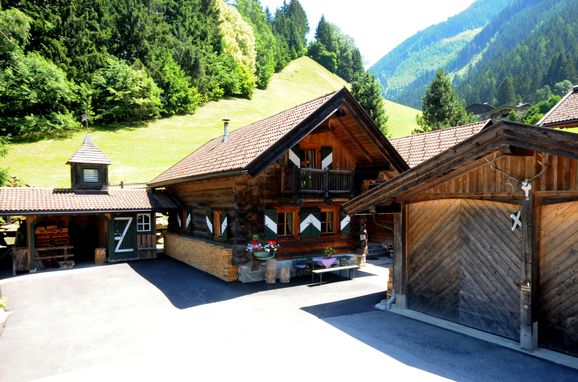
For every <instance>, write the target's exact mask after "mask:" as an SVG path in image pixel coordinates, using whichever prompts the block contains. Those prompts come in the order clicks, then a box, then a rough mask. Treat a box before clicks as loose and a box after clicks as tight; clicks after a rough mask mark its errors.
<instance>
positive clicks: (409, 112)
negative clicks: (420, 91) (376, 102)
mask: <svg viewBox="0 0 578 382" xmlns="http://www.w3.org/2000/svg"><path fill="white" fill-rule="evenodd" d="M385 113H386V114H387V115H388V116H389V117H388V120H387V125H388V126H389V136H390V138H400V137H407V136H408V135H411V132H412V130H414V129H415V128H417V127H418V126H417V122H416V121H415V116H416V115H418V114H421V111H420V110H417V109H413V108H411V107H409V106H405V105H401V104H399V103H395V102H393V101H389V100H386V101H385Z"/></svg>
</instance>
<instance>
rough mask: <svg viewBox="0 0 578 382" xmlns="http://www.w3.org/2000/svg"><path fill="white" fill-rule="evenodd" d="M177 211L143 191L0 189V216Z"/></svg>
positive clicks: (162, 195) (166, 200)
mask: <svg viewBox="0 0 578 382" xmlns="http://www.w3.org/2000/svg"><path fill="white" fill-rule="evenodd" d="M177 207H178V206H177V205H176V203H175V202H174V201H173V200H172V199H171V198H170V197H168V196H167V195H166V194H165V193H162V192H153V191H152V190H150V189H145V188H138V189H137V188H133V189H109V190H108V191H105V192H93V193H89V192H84V193H80V192H73V191H72V190H71V189H58V188H56V189H53V188H27V187H2V188H0V215H11V214H12V215H15V214H23V215H26V214H33V213H48V212H52V213H82V212H116V211H119V212H120V211H151V210H154V211H163V210H169V209H174V208H177Z"/></svg>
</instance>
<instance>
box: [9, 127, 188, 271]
mask: <svg viewBox="0 0 578 382" xmlns="http://www.w3.org/2000/svg"><path fill="white" fill-rule="evenodd" d="M111 163H112V162H111V161H110V159H109V158H108V157H106V156H105V155H104V154H103V153H102V152H101V151H100V150H99V149H98V147H96V145H95V144H94V143H93V141H92V139H91V137H90V136H89V135H86V137H85V138H84V141H83V143H82V146H81V147H80V149H79V150H78V151H77V152H76V153H75V154H74V155H73V156H72V157H71V158H70V159H69V160H68V162H67V164H68V165H70V178H71V186H70V188H34V187H3V188H1V189H0V216H12V217H14V216H20V217H23V218H24V222H25V224H23V225H22V226H21V227H20V230H19V235H18V238H19V239H18V240H17V242H16V246H15V248H14V252H15V254H16V256H15V260H16V262H15V268H16V269H15V271H30V270H38V269H44V268H47V267H53V266H57V267H58V266H62V265H63V264H65V265H68V266H70V265H72V264H74V263H79V262H86V261H91V262H93V261H95V256H97V254H96V253H97V249H99V255H98V256H100V258H99V259H98V261H109V262H115V261H125V260H135V259H145V258H155V257H156V256H157V248H156V225H155V216H156V214H157V213H168V212H170V211H173V210H176V209H177V208H178V205H177V204H176V203H175V201H173V200H172V199H171V198H170V197H169V196H168V195H166V194H165V193H163V192H153V191H152V190H149V189H146V188H119V187H110V186H109V182H108V166H109V165H110V164H111Z"/></svg>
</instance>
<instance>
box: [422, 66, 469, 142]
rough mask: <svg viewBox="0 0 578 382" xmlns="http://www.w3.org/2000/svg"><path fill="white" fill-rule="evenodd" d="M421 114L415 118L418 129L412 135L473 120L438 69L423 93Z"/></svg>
mask: <svg viewBox="0 0 578 382" xmlns="http://www.w3.org/2000/svg"><path fill="white" fill-rule="evenodd" d="M422 112H423V113H422V115H421V116H418V117H417V124H418V125H419V128H418V129H416V130H414V131H413V133H422V132H426V131H432V130H439V129H443V128H446V127H452V126H459V125H463V124H466V123H469V122H473V120H474V119H473V117H472V116H471V115H468V113H467V111H466V108H465V106H464V105H463V104H462V102H461V101H460V99H459V98H458V96H457V95H456V93H455V90H454V88H453V86H452V84H451V82H450V80H449V79H448V78H447V77H446V75H445V73H444V71H443V69H438V71H437V73H436V77H435V78H434V80H433V81H432V83H431V84H430V86H429V87H428V88H427V90H426V92H425V95H424V97H423V99H422Z"/></svg>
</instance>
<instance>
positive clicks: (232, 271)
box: [164, 232, 238, 281]
mask: <svg viewBox="0 0 578 382" xmlns="http://www.w3.org/2000/svg"><path fill="white" fill-rule="evenodd" d="M164 238H165V254H166V255H167V256H170V257H172V258H174V259H177V260H179V261H182V262H183V263H185V264H188V265H190V266H191V267H193V268H197V269H199V270H201V271H203V272H207V273H209V274H211V275H213V276H215V277H218V278H220V279H221V280H225V281H236V280H237V278H238V273H237V267H236V266H235V265H233V264H232V261H233V251H232V249H231V248H228V247H226V246H224V245H220V244H218V243H211V242H209V241H205V240H201V239H197V238H194V237H190V236H182V235H177V234H174V233H168V232H167V233H165V235H164Z"/></svg>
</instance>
